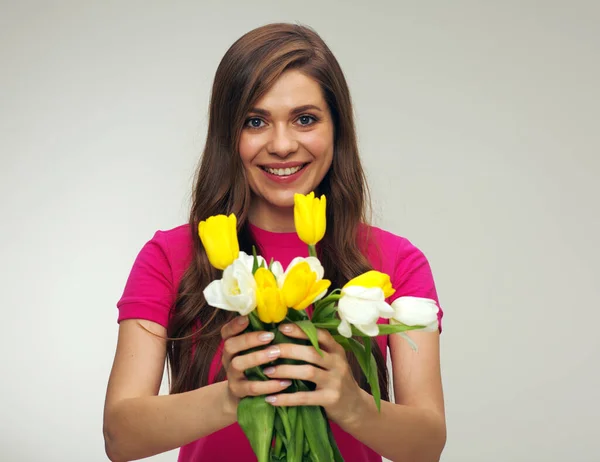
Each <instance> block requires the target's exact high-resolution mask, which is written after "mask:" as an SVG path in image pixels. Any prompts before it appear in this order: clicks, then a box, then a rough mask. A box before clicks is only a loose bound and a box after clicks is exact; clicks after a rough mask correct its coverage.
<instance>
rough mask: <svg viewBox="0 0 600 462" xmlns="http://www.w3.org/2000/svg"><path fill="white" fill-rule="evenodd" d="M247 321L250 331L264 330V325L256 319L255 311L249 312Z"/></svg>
mask: <svg viewBox="0 0 600 462" xmlns="http://www.w3.org/2000/svg"><path fill="white" fill-rule="evenodd" d="M248 319H249V321H250V325H251V326H252V329H253V330H254V331H255V332H257V331H261V330H266V328H265V326H264V324H263V323H262V322H261V320H260V319H258V316H257V314H256V311H251V312H250V314H248Z"/></svg>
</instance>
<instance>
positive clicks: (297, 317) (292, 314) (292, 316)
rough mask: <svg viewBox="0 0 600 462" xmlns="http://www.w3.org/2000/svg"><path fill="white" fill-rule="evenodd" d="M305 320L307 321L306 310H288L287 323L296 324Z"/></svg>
mask: <svg viewBox="0 0 600 462" xmlns="http://www.w3.org/2000/svg"><path fill="white" fill-rule="evenodd" d="M304 319H307V316H306V312H305V311H304V310H295V309H293V308H292V309H291V310H288V313H287V316H286V321H288V322H296V321H302V320H304Z"/></svg>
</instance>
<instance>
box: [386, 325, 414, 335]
mask: <svg viewBox="0 0 600 462" xmlns="http://www.w3.org/2000/svg"><path fill="white" fill-rule="evenodd" d="M378 326H379V335H389V334H397V333H399V332H406V331H409V330H417V329H423V327H425V326H407V325H406V324H378Z"/></svg>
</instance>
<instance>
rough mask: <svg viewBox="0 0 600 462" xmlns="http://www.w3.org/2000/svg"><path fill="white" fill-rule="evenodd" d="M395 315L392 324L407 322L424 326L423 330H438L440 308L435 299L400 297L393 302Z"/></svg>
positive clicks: (406, 323) (410, 324)
mask: <svg viewBox="0 0 600 462" xmlns="http://www.w3.org/2000/svg"><path fill="white" fill-rule="evenodd" d="M392 308H393V309H394V315H393V316H392V319H390V324H398V323H401V324H405V325H407V326H423V328H421V329H417V330H421V331H423V332H435V331H436V330H438V326H439V323H438V311H439V308H438V306H437V303H436V302H435V300H431V299H429V298H421V297H409V296H406V297H399V298H397V299H396V300H394V301H393V302H392Z"/></svg>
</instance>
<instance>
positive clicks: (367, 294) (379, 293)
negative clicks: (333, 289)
mask: <svg viewBox="0 0 600 462" xmlns="http://www.w3.org/2000/svg"><path fill="white" fill-rule="evenodd" d="M342 295H348V296H350V297H354V298H360V299H363V300H371V301H383V300H384V299H385V294H384V293H383V290H382V289H381V288H379V287H361V286H350V287H345V288H344V289H342Z"/></svg>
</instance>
